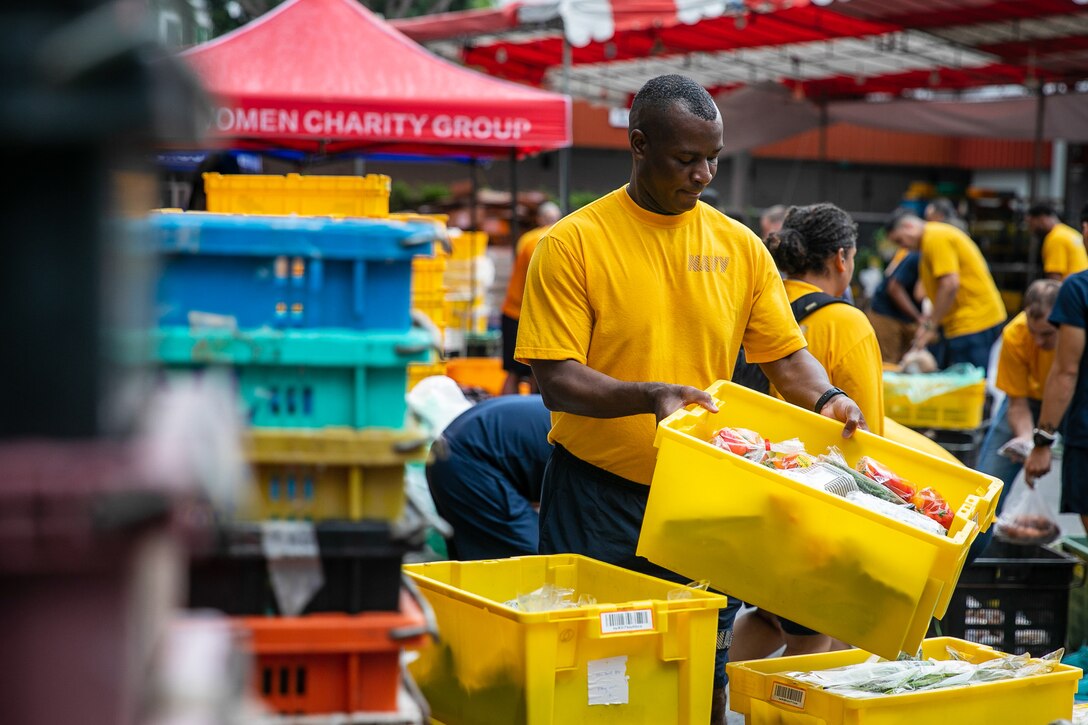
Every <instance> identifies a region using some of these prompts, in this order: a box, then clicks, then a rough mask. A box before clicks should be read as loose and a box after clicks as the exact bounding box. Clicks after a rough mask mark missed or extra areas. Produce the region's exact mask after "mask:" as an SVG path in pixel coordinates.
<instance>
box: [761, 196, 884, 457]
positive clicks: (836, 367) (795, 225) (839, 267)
mask: <svg viewBox="0 0 1088 725" xmlns="http://www.w3.org/2000/svg"><path fill="white" fill-rule="evenodd" d="M857 235H858V232H857V225H856V224H855V223H854V220H853V219H851V218H850V215H849V214H847V213H846V212H845V211H843V210H842V209H840V208H839V207H837V206H835V205H834V204H813V205H812V206H802V207H796V206H795V207H791V208H790V210H789V213H788V214H787V215H786V219H785V221H784V222H783V225H782V228H781V229H780V230H779V231H778V232H775V233H773V234H771V235H770V236H769V237H768V238H767V248H768V249H769V250H770V252H771V257H773V258H774V261H775V264H776V265H777V266H778V270H779V271H780V272H782V273H783V274H784V275H786V280H785V285H786V295H787V297H788V298H789V301H790V302H791V303H792V302H794V301H796V300H798V299H800V298H801V297H804V296H805V295H810V294H812V293H814V292H823V293H824V294H827V295H830V296H831V297H835V298H841V297H842V295H843V293H844V292H845V291H846V288H847V287H848V286H849V285H850V280H851V278H852V277H853V276H854V257H855V255H856V254H857ZM801 332H802V334H804V336H805V340H806V341H807V342H808V351H809V352H810V353H812V356H813V357H815V358H816V359H817V360H818V361H819V362H820V364H821V365H823V367H824V370H826V371H827V376H828V377H829V378H830V379H831V384H832V385H834V386H836V387H839V388H842V389H843V390H845V391H846V394H847V395H849V396H850V397H851V398H853V399H854V402H855V403H857V404H858V407H859V408H861V412H862V413H863V414H864V415H865V420H867V421H869V430H871V431H873V432H874V433H876V434H878V435H883V432H884V363H883V360H882V359H881V355H880V345H879V343H878V341H877V337H876V332H874V330H873V326H872V325H871V324H870V323H869V320H868V319H867V318H866V317H865V313H863V312H862V311H861V310H859V309H857V308H856V307H854V306H853V305H851V304H848V303H845V302H842V303H835V304H829V305H827V306H825V307H822V308H820V309H818V310H816V311H815V312H813V313H811V314H809V315H808V316H806V317H805V318H804V319H802V320H801ZM775 395H778V392H777V391H775ZM779 397H781V396H779Z"/></svg>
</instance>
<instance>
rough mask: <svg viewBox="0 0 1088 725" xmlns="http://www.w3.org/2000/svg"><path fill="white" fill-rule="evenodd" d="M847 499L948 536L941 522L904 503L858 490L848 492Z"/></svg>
mask: <svg viewBox="0 0 1088 725" xmlns="http://www.w3.org/2000/svg"><path fill="white" fill-rule="evenodd" d="M846 500H847V501H850V502H852V503H856V504H857V505H858V506H861V507H863V508H867V509H869V510H870V511H875V512H876V513H878V514H880V515H882V516H886V517H888V518H889V519H895V520H896V521H899V522H902V523H904V524H909V525H910V526H913V527H914V528H916V529H921V530H922V531H927V532H929V533H931V534H934V535H936V536H946V535H947V534H948V531H947V529H945V528H944V527H943V526H941V525H940V524H939V523H937V522H936V521H934V520H933V519H931V518H929V517H928V516H923V515H922V514H920V513H918V512H917V511H913V510H911V509H909V508H907V507H906V506H904V505H903V504H902V502H900V503H898V504H894V503H889V502H888V501H885V500H883V499H879V498H877V497H876V496H870V495H869V494H867V493H863V492H861V491H856V492H854V493H848V494H847V495H846Z"/></svg>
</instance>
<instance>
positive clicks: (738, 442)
mask: <svg viewBox="0 0 1088 725" xmlns="http://www.w3.org/2000/svg"><path fill="white" fill-rule="evenodd" d="M710 442H711V443H712V444H714V445H715V446H717V447H718V448H721V449H722V450H724V451H729V452H730V453H733V454H735V455H738V456H741V457H743V458H747V459H748V460H750V461H754V462H755V463H760V462H762V461H763V459H764V458H765V457H766V456H767V449H768V444H767V442H766V441H764V440H763V437H762V436H760V435H759V433H756V432H755V431H750V430H748V429H747V428H722V429H721V430H720V431H718V432H717V433H715V434H714V437H713V438H711V439H710Z"/></svg>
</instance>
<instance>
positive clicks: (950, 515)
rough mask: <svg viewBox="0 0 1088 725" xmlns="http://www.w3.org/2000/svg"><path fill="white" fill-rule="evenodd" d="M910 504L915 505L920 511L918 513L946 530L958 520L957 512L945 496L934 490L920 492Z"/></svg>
mask: <svg viewBox="0 0 1088 725" xmlns="http://www.w3.org/2000/svg"><path fill="white" fill-rule="evenodd" d="M910 502H911V503H912V504H914V508H916V509H918V513H920V514H924V515H926V516H928V517H929V518H931V519H933V520H934V521H936V522H937V523H938V524H940V525H941V526H943V527H944V528H945V529H946V530H947V529H948V528H949V527H951V526H952V522H953V521H954V520H955V518H956V512H955V511H953V510H952V509H951V508H950V507H949V505H948V502H947V501H945V500H944V496H942V495H941V494H939V493H937V492H936V491H935V490H933V489H932V488H923V489H922V490H921V491H918V492H917V493H915V494H914V496H913V497H912V498H911V500H910Z"/></svg>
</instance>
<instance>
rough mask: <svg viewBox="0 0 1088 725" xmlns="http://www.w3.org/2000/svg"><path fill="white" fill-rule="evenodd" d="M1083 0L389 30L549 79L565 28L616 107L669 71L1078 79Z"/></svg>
mask: <svg viewBox="0 0 1088 725" xmlns="http://www.w3.org/2000/svg"><path fill="white" fill-rule="evenodd" d="M1084 3H1088V0H1031V1H1030V2H1028V1H1027V0H896V2H890V1H888V0H849V1H847V0H773V1H772V0H767V1H764V0H628V1H626V2H623V1H621V0H558V1H557V0H539V1H535V2H534V1H532V0H522V2H518V3H512V4H511V5H508V6H506V7H504V8H502V9H501V10H500V11H489V12H504V13H506V15H505V17H506V19H507V20H506V22H507V23H508V26H507V27H506V28H505V29H500V28H499V27H498V26H492V27H491V29H489V30H482V31H481V32H482V34H479V33H476V34H474V33H470V32H467V31H465V32H461V31H460V30H459V29H458V24H457V23H448V22H444V21H443V20H442V19H441V17H442V16H431V18H430V19H429V20H428V19H424V20H420V21H402V22H400V23H397V27H399V28H400V29H402V30H403V31H404V32H405V33H406V34H408V35H409V36H410V37H414V38H415V39H417V40H420V41H425V40H429V41H431V42H430V43H429V44H430V47H431V48H432V49H433V50H436V51H437V52H439V53H441V54H444V55H447V56H448V57H452V58H456V59H457V60H459V61H460V62H462V63H465V64H466V65H469V66H472V67H475V68H478V69H480V70H483V71H485V72H486V73H488V74H490V75H493V76H497V77H500V78H506V79H510V80H516V81H520V82H523V83H529V84H531V85H539V86H545V87H550V88H553V89H559V88H562V87H563V86H564V75H563V56H564V33H565V35H566V40H567V41H568V42H569V44H570V45H571V46H573V47H572V48H570V49H569V51H568V52H569V53H570V67H569V75H567V76H566V78H567V80H568V81H569V91H570V93H571V95H574V96H576V97H582V98H585V99H588V100H590V101H594V102H599V103H604V104H607V105H625V104H626V103H627V102H628V101H629V99H630V96H631V94H633V93H634V92H635V91H636V90H637V89H638V88H639V87H640V86H641V84H642V83H643V82H645V80H646V79H648V78H650V77H652V76H655V75H659V74H661V73H673V72H675V73H683V74H686V75H689V76H691V77H693V78H695V79H696V80H698V81H699V82H700V83H702V84H703V85H704V86H706V87H707V88H708V89H710V90H711V91H713V92H725V91H729V90H732V89H735V88H737V87H740V86H743V85H759V84H764V83H767V82H771V83H777V84H781V85H784V86H786V87H787V88H789V89H791V90H792V91H793V92H794V93H795V94H797V95H798V96H803V97H806V98H810V99H821V100H838V99H862V98H867V97H872V96H874V94H875V95H891V96H905V97H912V96H918V95H923V96H924V95H925V94H933V93H937V94H939V93H940V92H942V91H960V90H963V89H971V88H977V87H984V86H1002V85H1021V86H1027V87H1029V88H1037V87H1039V86H1040V85H1043V84H1051V85H1052V86H1053V87H1055V88H1058V89H1059V90H1060V89H1062V88H1070V89H1072V88H1079V85H1083V84H1084V82H1085V79H1088V6H1086V5H1085V4H1084ZM463 15H464V16H466V17H471V13H469V14H463ZM411 23H417V27H418V28H419V29H420V30H421V31H422V30H424V27H423V26H422V25H419V24H421V23H427V24H429V27H430V29H431V33H430V34H429V35H428V34H426V33H421V34H418V35H417V34H416V33H414V32H413V30H412V28H411V27H410V24H411ZM510 23H512V25H510ZM443 26H444V30H441V31H440V30H439V28H440V27H443ZM460 27H463V28H467V25H462V26H460ZM443 38H444V40H442V39H443ZM1078 84H1079V85H1078ZM1080 89H1081V90H1083V88H1080Z"/></svg>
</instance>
